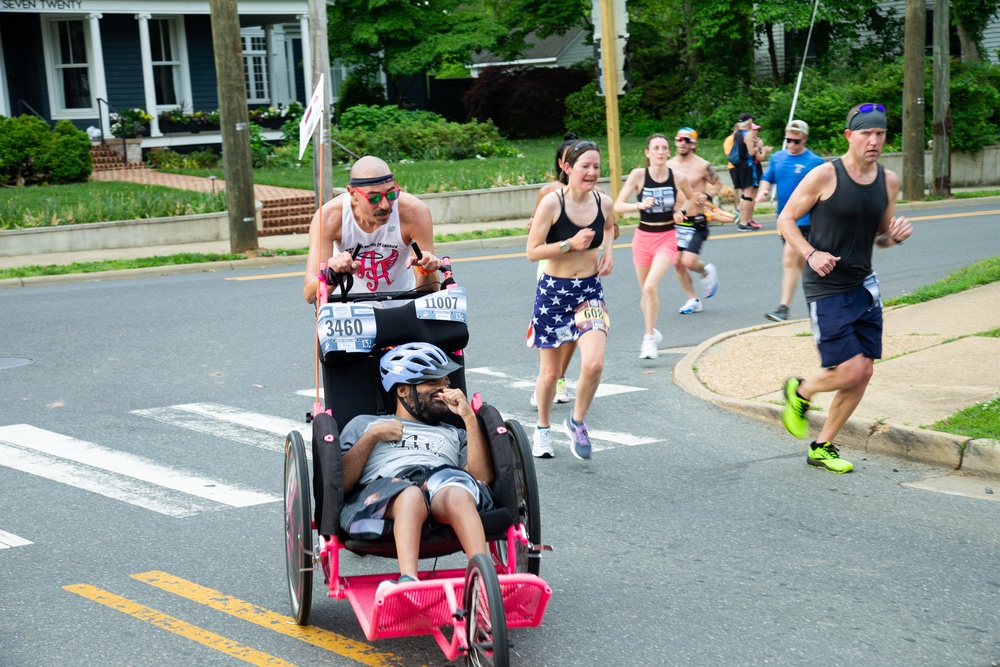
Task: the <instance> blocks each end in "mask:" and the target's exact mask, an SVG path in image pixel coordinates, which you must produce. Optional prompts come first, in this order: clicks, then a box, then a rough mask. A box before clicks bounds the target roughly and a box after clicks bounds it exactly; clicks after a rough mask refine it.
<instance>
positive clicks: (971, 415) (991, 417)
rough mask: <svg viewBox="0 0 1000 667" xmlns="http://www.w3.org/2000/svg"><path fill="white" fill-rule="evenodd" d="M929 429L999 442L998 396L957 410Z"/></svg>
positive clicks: (999, 408)
mask: <svg viewBox="0 0 1000 667" xmlns="http://www.w3.org/2000/svg"><path fill="white" fill-rule="evenodd" d="M931 429H933V430H935V431H943V432H945V433H954V434H956V435H964V436H966V437H969V438H992V439H994V440H1000V396H998V397H997V398H994V399H993V400H992V401H989V402H987V403H980V404H979V405H973V406H972V407H969V408H965V409H964V410H959V411H958V412H956V413H955V414H953V415H952V416H950V417H948V418H947V419H942V420H941V421H939V422H935V423H934V424H932V425H931Z"/></svg>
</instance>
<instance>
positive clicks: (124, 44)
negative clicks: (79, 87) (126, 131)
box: [101, 14, 151, 113]
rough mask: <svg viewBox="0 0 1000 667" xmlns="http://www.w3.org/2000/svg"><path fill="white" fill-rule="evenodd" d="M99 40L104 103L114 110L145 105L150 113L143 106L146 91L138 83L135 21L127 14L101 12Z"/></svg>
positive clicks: (139, 58) (139, 62)
mask: <svg viewBox="0 0 1000 667" xmlns="http://www.w3.org/2000/svg"><path fill="white" fill-rule="evenodd" d="M101 42H102V44H103V46H104V79H105V81H106V82H107V85H108V104H110V105H111V107H112V108H113V109H117V110H118V111H122V110H123V109H145V110H146V112H147V113H151V110H150V109H146V91H145V88H143V83H142V49H141V47H140V46H139V22H138V21H137V20H136V19H135V17H134V16H133V15H131V14H105V15H104V18H103V19H101Z"/></svg>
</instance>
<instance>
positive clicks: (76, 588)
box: [63, 584, 295, 667]
mask: <svg viewBox="0 0 1000 667" xmlns="http://www.w3.org/2000/svg"><path fill="white" fill-rule="evenodd" d="M63 588H64V589H65V590H67V591H69V592H70V593H76V594H77V595H80V596H82V597H85V598H87V599H88V600H93V601H94V602H97V603H100V604H103V605H104V606H106V607H110V608H111V609H114V610H116V611H120V612H122V613H123V614H128V615H129V616H132V617H134V618H137V619H139V620H140V621H146V622H147V623H152V624H153V625H155V626H157V627H159V628H163V629H164V630H167V631H169V632H172V633H174V634H175V635H180V636H181V637H184V638H185V639H190V640H191V641H193V642H197V643H199V644H201V645H203V646H207V647H208V648H211V649H215V650H216V651H220V652H221V653H225V654H226V655H228V656H232V657H233V658H237V659H239V660H242V661H243V662H249V663H250V664H251V665H260V666H264V665H268V666H275V667H285V666H287V667H295V665H293V664H292V663H290V662H285V661H284V660H282V659H281V658H276V657H275V656H273V655H269V654H267V653H264V652H263V651H258V650H256V649H253V648H250V647H249V646H244V645H243V644H240V643H238V642H235V641H233V640H231V639H227V638H226V637H223V636H221V635H217V634H215V633H214V632H209V631H208V630H204V629H202V628H199V627H198V626H196V625H191V624H190V623H187V622H186V621H182V620H180V619H179V618H174V617H173V616H168V615H166V614H164V613H161V612H159V611H156V610H155V609H150V608H149V607H146V606H143V605H141V604H139V603H137V602H133V601H132V600H129V599H127V598H123V597H121V596H119V595H115V594H114V593H109V592H107V591H104V590H101V589H100V588H97V587H95V586H90V585H88V584H72V585H70V586H63Z"/></svg>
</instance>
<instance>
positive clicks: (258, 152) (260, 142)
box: [249, 123, 271, 168]
mask: <svg viewBox="0 0 1000 667" xmlns="http://www.w3.org/2000/svg"><path fill="white" fill-rule="evenodd" d="M249 130H250V157H251V159H252V160H253V166H254V167H256V168H259V167H264V166H266V165H267V158H268V157H270V155H271V144H270V143H268V141H267V139H265V138H264V128H262V127H261V126H260V125H257V124H256V123H250V125H249Z"/></svg>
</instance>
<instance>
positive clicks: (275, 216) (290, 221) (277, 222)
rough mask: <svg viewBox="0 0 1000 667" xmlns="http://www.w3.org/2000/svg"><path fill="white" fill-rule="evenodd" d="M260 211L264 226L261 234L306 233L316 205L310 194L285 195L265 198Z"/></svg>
mask: <svg viewBox="0 0 1000 667" xmlns="http://www.w3.org/2000/svg"><path fill="white" fill-rule="evenodd" d="M260 213H261V220H262V221H263V227H264V228H263V229H262V230H261V232H260V234H261V236H272V235H276V234H306V233H308V232H309V223H310V222H312V218H313V215H314V214H315V213H316V206H315V204H314V203H313V198H312V197H310V196H302V197H284V198H281V199H268V200H265V201H264V205H263V208H262V209H261V212H260Z"/></svg>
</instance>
